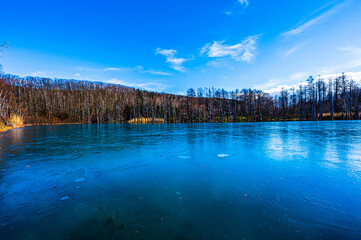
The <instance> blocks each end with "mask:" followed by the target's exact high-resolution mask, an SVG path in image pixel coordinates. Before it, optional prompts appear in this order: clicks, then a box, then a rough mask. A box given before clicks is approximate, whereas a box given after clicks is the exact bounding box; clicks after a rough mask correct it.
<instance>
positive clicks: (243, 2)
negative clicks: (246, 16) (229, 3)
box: [238, 0, 248, 7]
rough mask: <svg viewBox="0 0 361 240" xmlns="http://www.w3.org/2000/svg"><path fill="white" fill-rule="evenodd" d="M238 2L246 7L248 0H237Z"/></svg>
mask: <svg viewBox="0 0 361 240" xmlns="http://www.w3.org/2000/svg"><path fill="white" fill-rule="evenodd" d="M238 2H239V3H240V4H241V5H242V6H245V7H248V0H238Z"/></svg>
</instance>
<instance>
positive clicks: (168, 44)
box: [0, 0, 361, 93]
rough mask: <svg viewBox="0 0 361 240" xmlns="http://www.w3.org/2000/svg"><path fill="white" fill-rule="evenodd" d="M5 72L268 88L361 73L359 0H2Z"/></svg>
mask: <svg viewBox="0 0 361 240" xmlns="http://www.w3.org/2000/svg"><path fill="white" fill-rule="evenodd" d="M1 9H2V11H1V15H0V27H1V31H0V41H2V42H3V41H5V40H6V41H8V42H9V43H10V44H9V48H8V49H6V51H5V52H4V53H3V54H2V57H1V58H0V63H1V64H2V66H3V71H4V72H6V73H11V74H15V75H19V76H43V77H55V78H71V79H79V80H97V81H105V82H114V83H121V84H124V85H128V86H133V87H140V88H143V89H148V90H156V91H165V92H170V93H182V92H184V91H186V89H187V88H189V87H194V88H198V87H211V86H214V87H217V88H225V89H235V88H239V89H242V88H245V87H250V88H259V89H263V90H268V89H273V88H275V87H277V86H278V85H281V84H282V85H292V84H296V83H299V82H301V81H302V80H303V81H304V80H306V79H307V77H308V75H314V76H317V75H324V76H329V75H330V74H335V73H341V72H347V73H349V74H350V75H352V76H353V77H354V78H355V79H359V78H361V27H360V23H361V14H360V13H361V1H360V0H335V1H326V0H317V1H315V0H284V1H265V0H222V1H215V0H214V1H209V0H207V1H203V0H198V1H195V0H183V1H179V0H178V1H175V0H154V1H134V0H133V1H131V0H129V1H125V0H123V1H67V0H63V1H37V0H34V1H18V0H12V1H4V2H3V3H2V4H1Z"/></svg>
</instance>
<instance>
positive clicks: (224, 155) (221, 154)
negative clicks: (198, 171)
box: [217, 153, 229, 158]
mask: <svg viewBox="0 0 361 240" xmlns="http://www.w3.org/2000/svg"><path fill="white" fill-rule="evenodd" d="M217 156H218V157H220V158H224V157H229V154H224V153H220V154H218V155H217Z"/></svg>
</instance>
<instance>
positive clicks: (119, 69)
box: [104, 67, 122, 72]
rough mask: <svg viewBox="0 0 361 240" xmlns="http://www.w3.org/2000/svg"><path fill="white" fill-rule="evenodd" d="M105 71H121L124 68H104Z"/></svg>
mask: <svg viewBox="0 0 361 240" xmlns="http://www.w3.org/2000/svg"><path fill="white" fill-rule="evenodd" d="M104 71H106V72H120V71H122V69H121V68H115V67H110V68H104Z"/></svg>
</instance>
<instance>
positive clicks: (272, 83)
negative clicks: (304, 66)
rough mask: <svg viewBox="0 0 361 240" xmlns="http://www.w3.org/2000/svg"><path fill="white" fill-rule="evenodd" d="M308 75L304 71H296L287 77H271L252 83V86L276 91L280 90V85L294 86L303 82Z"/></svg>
mask: <svg viewBox="0 0 361 240" xmlns="http://www.w3.org/2000/svg"><path fill="white" fill-rule="evenodd" d="M308 76H309V75H308V73H306V72H296V73H294V74H291V75H290V76H288V77H281V78H272V79H270V80H269V81H268V82H266V83H263V84H256V85H254V86H253V88H255V89H260V90H264V91H267V92H277V91H278V90H279V91H280V90H281V89H282V87H283V88H286V87H285V86H296V85H297V84H299V83H301V82H305V80H306V79H307V78H308ZM287 84H288V85H287ZM291 88H292V87H289V88H288V87H287V89H291Z"/></svg>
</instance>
